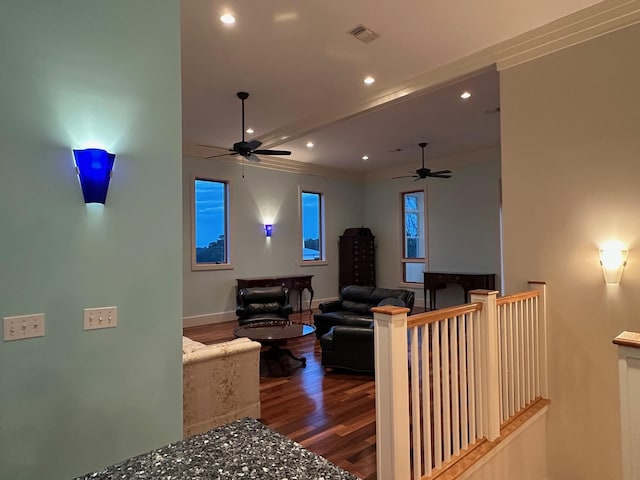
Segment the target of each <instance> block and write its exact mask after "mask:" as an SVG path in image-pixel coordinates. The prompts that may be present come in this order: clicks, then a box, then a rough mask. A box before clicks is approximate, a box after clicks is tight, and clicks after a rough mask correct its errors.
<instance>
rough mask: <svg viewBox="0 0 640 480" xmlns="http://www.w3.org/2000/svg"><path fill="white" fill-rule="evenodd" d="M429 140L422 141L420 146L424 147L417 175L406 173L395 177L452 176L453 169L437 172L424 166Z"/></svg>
mask: <svg viewBox="0 0 640 480" xmlns="http://www.w3.org/2000/svg"><path fill="white" fill-rule="evenodd" d="M427 145H428V144H427V142H421V143H419V144H418V146H419V147H420V148H421V149H422V168H419V169H417V170H416V175H404V176H401V177H393V178H411V177H413V178H415V179H416V180H420V179H424V178H427V177H435V178H451V170H438V171H437V172H433V171H431V169H430V168H425V167H424V148H425V147H426V146H427Z"/></svg>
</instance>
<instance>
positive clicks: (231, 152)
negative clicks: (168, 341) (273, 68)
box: [204, 149, 236, 158]
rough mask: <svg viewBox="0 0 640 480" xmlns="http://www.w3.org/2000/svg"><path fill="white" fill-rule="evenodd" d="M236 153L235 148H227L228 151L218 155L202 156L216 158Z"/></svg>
mask: <svg viewBox="0 0 640 480" xmlns="http://www.w3.org/2000/svg"><path fill="white" fill-rule="evenodd" d="M235 153H236V151H235V150H231V149H230V150H229V153H220V154H218V155H211V156H209V157H204V158H218V157H226V156H227V155H234V154H235Z"/></svg>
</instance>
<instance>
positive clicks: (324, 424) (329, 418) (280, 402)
mask: <svg viewBox="0 0 640 480" xmlns="http://www.w3.org/2000/svg"><path fill="white" fill-rule="evenodd" d="M291 320H292V321H294V322H305V323H313V319H312V315H311V314H310V313H309V312H303V313H302V314H298V313H294V314H293V315H292V316H291ZM236 326H237V323H236V322H235V321H233V322H226V323H219V324H212V325H204V326H199V327H189V328H185V329H184V335H185V336H187V337H189V338H191V339H193V340H196V341H198V342H202V343H207V344H210V343H217V342H222V341H225V340H230V339H232V338H234V336H233V329H234V328H235V327H236ZM287 348H289V349H291V350H292V352H293V354H294V355H296V356H305V357H306V358H307V366H306V367H305V368H302V367H300V366H299V365H300V364H299V362H296V361H294V360H290V359H288V358H287V360H285V361H284V362H285V367H286V366H287V365H288V366H289V367H290V371H289V373H290V374H289V375H285V374H286V372H283V371H282V369H281V368H280V365H279V364H278V363H277V362H273V361H270V362H266V363H265V362H264V361H263V362H262V363H261V376H260V400H261V403H262V418H261V421H262V423H264V424H265V425H266V426H268V427H269V428H271V429H273V430H275V431H277V432H279V433H281V434H283V435H285V436H287V437H288V438H290V439H292V440H293V441H295V442H298V443H300V444H301V445H302V446H304V447H305V448H307V449H308V450H310V451H312V452H315V453H317V454H319V455H322V456H323V457H325V458H326V459H328V460H329V461H331V462H333V463H335V464H336V465H339V466H340V467H342V468H344V469H345V470H347V471H349V472H351V473H353V474H354V475H356V476H357V477H359V478H361V479H363V480H375V478H376V422H375V419H376V416H375V386H374V379H373V376H372V375H354V374H350V373H346V372H339V371H333V372H330V373H325V372H324V370H323V368H322V366H321V364H320V353H321V351H320V343H319V341H318V340H316V337H315V335H308V336H306V337H303V338H300V339H296V340H292V341H289V342H288V343H287ZM264 349H265V348H264V347H263V350H264Z"/></svg>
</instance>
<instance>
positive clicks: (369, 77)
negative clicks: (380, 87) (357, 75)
mask: <svg viewBox="0 0 640 480" xmlns="http://www.w3.org/2000/svg"><path fill="white" fill-rule="evenodd" d="M375 81H376V79H375V78H373V77H372V76H371V75H369V76H368V77H366V78H365V79H364V83H366V84H367V85H371V84H372V83H373V82H375Z"/></svg>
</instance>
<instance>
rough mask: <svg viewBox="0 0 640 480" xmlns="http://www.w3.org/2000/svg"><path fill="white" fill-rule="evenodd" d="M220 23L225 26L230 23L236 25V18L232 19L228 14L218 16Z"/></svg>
mask: <svg viewBox="0 0 640 480" xmlns="http://www.w3.org/2000/svg"><path fill="white" fill-rule="evenodd" d="M220 21H221V22H222V23H226V24H227V25H231V24H232V23H236V17H234V16H233V15H231V14H230V13H225V14H224V15H222V16H220Z"/></svg>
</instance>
